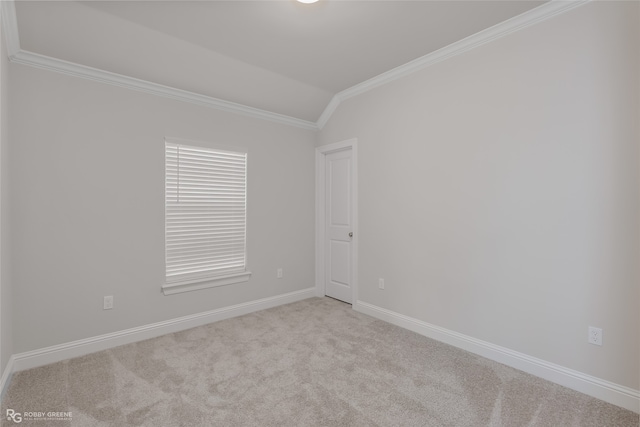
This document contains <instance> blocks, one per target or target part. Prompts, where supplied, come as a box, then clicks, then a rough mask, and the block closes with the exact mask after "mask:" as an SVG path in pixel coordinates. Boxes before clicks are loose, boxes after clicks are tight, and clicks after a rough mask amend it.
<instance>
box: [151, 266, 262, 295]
mask: <svg viewBox="0 0 640 427" xmlns="http://www.w3.org/2000/svg"><path fill="white" fill-rule="evenodd" d="M250 277H251V272H250V271H243V272H242V273H233V274H227V275H225V276H220V277H207V278H202V277H201V278H198V279H191V280H185V281H184V282H177V283H168V284H165V285H163V286H162V293H163V294H165V295H175V294H181V293H183V292H190V291H197V290H200V289H207V288H215V287H217V286H226V285H233V284H235V283H244V282H248V281H249V278H250Z"/></svg>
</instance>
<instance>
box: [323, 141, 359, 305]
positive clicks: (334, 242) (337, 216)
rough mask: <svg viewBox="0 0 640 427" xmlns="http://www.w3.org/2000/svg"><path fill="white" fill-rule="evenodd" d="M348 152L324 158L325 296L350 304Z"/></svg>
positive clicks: (350, 210)
mask: <svg viewBox="0 0 640 427" xmlns="http://www.w3.org/2000/svg"><path fill="white" fill-rule="evenodd" d="M351 153H352V151H351V149H350V148H349V149H347V150H342V151H338V152H334V153H329V154H327V155H326V161H325V167H326V170H325V187H324V188H325V233H324V234H325V245H324V247H325V258H324V259H325V275H324V277H325V286H324V288H325V294H326V295H327V296H330V297H332V298H336V299H339V300H341V301H344V302H348V303H352V301H351V300H352V288H351V287H352V283H351V279H352V269H353V265H352V263H353V260H352V259H351V254H352V251H351V245H352V240H353V206H351V203H352V194H351V189H352V186H351V184H352V180H353V165H352V161H351Z"/></svg>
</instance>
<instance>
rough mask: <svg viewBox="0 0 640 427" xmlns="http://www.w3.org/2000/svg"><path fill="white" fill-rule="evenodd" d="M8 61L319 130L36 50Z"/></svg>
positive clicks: (299, 121)
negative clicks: (42, 53)
mask: <svg viewBox="0 0 640 427" xmlns="http://www.w3.org/2000/svg"><path fill="white" fill-rule="evenodd" d="M11 61H12V62H15V63H17V64H22V65H29V66H32V67H36V68H42V69H44V70H49V71H55V72H58V73H62V74H67V75H69V76H74V77H81V78H84V79H88V80H93V81H95V82H99V83H106V84H110V85H113V86H119V87H123V88H126V89H132V90H135V91H138V92H145V93H149V94H152V95H157V96H162V97H164V98H169V99H175V100H178V101H183V102H189V103H191V104H195V105H200V106H203V107H209V108H215V109H217V110H222V111H226V112H228V113H235V114H241V115H243V116H248V117H253V118H256V119H264V120H269V121H271V122H275V123H279V124H283V125H287V126H294V127H298V128H302V129H307V130H318V126H317V125H316V124H315V123H313V122H310V121H307V120H302V119H297V118H295V117H290V116H285V115H284V114H278V113H272V112H270V111H266V110H261V109H259V108H254V107H249V106H246V105H242V104H237V103H235V102H230V101H225V100H223V99H218V98H213V97H211V96H206V95H201V94H198V93H194V92H189V91H186V90H182V89H176V88H173V87H169V86H164V85H161V84H158V83H152V82H149V81H146V80H141V79H136V78H134V77H129V76H125V75H122V74H117V73H112V72H110V71H104V70H100V69H97V68H93V67H88V66H86V65H81V64H76V63H73V62H69V61H64V60H62V59H57V58H52V57H50V56H46V55H40V54H39V53H33V52H28V51H24V50H20V51H18V52H16V53H15V54H14V55H11Z"/></svg>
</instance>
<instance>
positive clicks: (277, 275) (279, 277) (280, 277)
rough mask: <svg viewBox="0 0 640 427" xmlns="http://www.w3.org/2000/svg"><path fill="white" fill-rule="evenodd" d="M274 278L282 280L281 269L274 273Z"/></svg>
mask: <svg viewBox="0 0 640 427" xmlns="http://www.w3.org/2000/svg"><path fill="white" fill-rule="evenodd" d="M276 277H277V278H278V279H282V269H281V268H279V269H278V271H277V272H276Z"/></svg>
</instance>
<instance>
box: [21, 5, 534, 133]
mask: <svg viewBox="0 0 640 427" xmlns="http://www.w3.org/2000/svg"><path fill="white" fill-rule="evenodd" d="M542 3H544V1H524V0H517V1H516V0H514V1H505V0H501V1H481V0H474V1H457V0H447V1H434V0H430V1H419V0H414V1H397V0H396V1H346V0H342V1H340V0H320V1H319V2H318V3H315V4H310V5H309V4H300V3H297V2H295V1H293V0H278V1H274V0H262V1H238V0H236V1H166V0H165V1H153V0H144V1H79V2H74V1H17V2H16V15H17V26H18V30H19V38H20V47H21V49H24V50H25V51H29V52H34V53H38V54H41V55H46V56H49V57H54V58H58V59H62V60H65V61H70V62H73V63H77V64H82V65H85V66H89V67H93V68H97V69H101V70H106V71H109V72H112V73H117V74H122V75H125V76H130V77H134V78H137V79H141V80H145V81H149V82H153V83H158V84H162V85H165V86H169V87H172V88H177V89H181V90H185V91H189V92H194V93H196V94H201V95H206V96H208V97H212V98H217V99H221V100H225V101H230V102H233V103H238V104H242V105H246V106H249V107H253V108H257V109H261V110H266V111H268V112H272V113H278V114H282V115H286V116H290V117H293V118H296V119H301V120H305V121H310V122H316V121H317V120H318V118H319V117H320V115H321V114H322V112H323V111H324V110H325V108H326V107H327V104H329V102H330V101H331V99H332V98H333V97H334V95H335V94H337V93H340V92H342V91H344V90H346V89H349V88H351V87H353V86H354V85H357V84H359V83H362V82H364V81H366V80H368V79H371V78H373V77H375V76H377V75H379V74H381V73H384V72H386V71H389V70H392V69H394V68H396V67H398V66H401V65H403V64H405V63H407V62H409V61H412V60H414V59H416V58H420V57H423V56H424V55H428V54H430V53H432V52H434V51H437V50H438V49H441V48H443V47H445V46H448V45H450V44H452V43H454V42H456V41H458V40H461V39H464V38H465V37H468V36H471V35H473V34H475V33H478V32H479V31H481V30H483V29H486V28H488V27H491V26H494V25H496V24H498V23H500V22H502V21H505V20H507V19H509V18H512V17H514V16H516V15H519V14H521V13H524V12H526V11H528V10H530V9H532V8H535V7H536V6H539V5H541V4H542Z"/></svg>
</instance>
